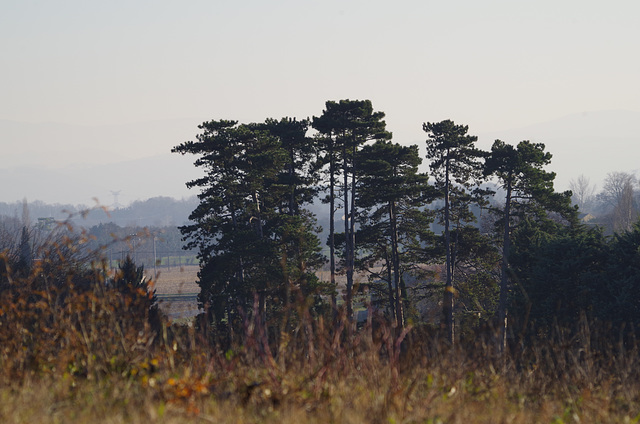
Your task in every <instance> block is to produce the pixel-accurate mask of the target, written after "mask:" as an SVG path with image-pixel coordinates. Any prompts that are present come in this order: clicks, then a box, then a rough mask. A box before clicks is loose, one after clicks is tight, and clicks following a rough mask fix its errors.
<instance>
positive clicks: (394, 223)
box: [357, 140, 433, 328]
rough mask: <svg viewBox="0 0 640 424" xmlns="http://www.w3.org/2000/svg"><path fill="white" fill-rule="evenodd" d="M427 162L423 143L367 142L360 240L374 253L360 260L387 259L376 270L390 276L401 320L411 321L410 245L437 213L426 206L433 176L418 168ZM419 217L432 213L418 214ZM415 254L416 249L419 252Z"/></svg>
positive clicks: (393, 309) (363, 156) (383, 276)
mask: <svg viewBox="0 0 640 424" xmlns="http://www.w3.org/2000/svg"><path fill="white" fill-rule="evenodd" d="M421 162H422V159H421V158H420V155H419V153H418V146H417V145H413V146H409V147H404V146H401V145H399V144H397V143H391V142H390V141H384V140H380V141H377V142H376V143H374V144H372V145H368V146H365V147H364V148H363V149H362V152H361V162H360V163H361V165H360V167H359V178H360V184H359V186H358V191H359V196H358V203H359V205H360V207H361V209H362V211H361V212H360V213H359V214H358V217H357V218H358V222H359V223H360V229H359V232H358V240H359V244H360V245H361V246H362V247H364V250H365V252H367V253H368V254H367V255H366V256H365V257H363V260H362V261H360V262H362V264H363V265H364V266H366V267H367V268H368V269H371V268H373V267H374V266H375V265H376V264H377V263H379V262H380V261H381V262H382V263H383V264H384V266H383V269H382V271H381V272H379V273H375V272H373V273H372V274H373V276H374V277H376V278H380V279H381V280H383V281H386V282H387V296H388V303H389V307H390V310H391V313H392V317H393V321H394V322H395V324H396V325H397V326H398V327H400V328H402V327H403V326H404V324H405V319H406V312H405V308H406V307H407V306H408V305H407V302H408V298H407V295H406V292H407V290H406V287H404V286H403V285H404V280H403V278H402V276H403V274H404V272H405V271H406V270H407V268H408V267H409V266H410V265H412V264H411V263H408V262H406V261H407V258H406V256H407V254H408V253H409V252H408V250H409V249H411V248H414V249H415V248H416V247H418V246H419V244H420V240H423V239H424V238H425V237H426V236H425V231H427V232H428V225H425V224H428V219H430V218H431V217H430V216H429V214H428V213H427V212H425V211H424V210H421V209H420V207H421V206H422V205H424V204H425V203H426V202H428V201H429V197H430V196H431V195H433V193H432V190H431V189H432V187H431V186H429V185H428V184H427V179H428V177H427V176H426V175H425V174H421V173H418V166H419V165H420V163H421ZM418 217H422V218H426V220H425V219H421V220H418V219H417V218H418ZM413 256H415V255H413Z"/></svg>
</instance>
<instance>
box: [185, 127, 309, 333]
mask: <svg viewBox="0 0 640 424" xmlns="http://www.w3.org/2000/svg"><path fill="white" fill-rule="evenodd" d="M292 122H294V121H292ZM272 124H274V122H269V121H267V123H266V124H264V125H263V124H241V125H238V123H237V122H235V121H209V122H205V123H203V124H202V125H200V126H199V128H200V129H201V130H202V133H201V134H199V135H197V141H195V142H194V141H189V142H185V143H182V144H180V145H179V146H176V147H175V148H174V149H173V151H174V152H177V153H181V154H187V153H189V154H196V155H199V158H198V159H197V160H196V162H195V165H196V166H199V167H202V168H204V169H205V171H206V175H205V176H204V177H202V178H199V179H196V180H194V181H190V182H188V183H187V186H188V187H199V188H200V189H201V192H200V194H199V195H198V197H199V199H200V204H199V205H198V206H197V207H196V209H195V210H194V211H193V213H192V214H191V216H190V219H191V220H192V221H193V224H191V225H187V226H184V227H182V228H181V231H182V232H183V234H184V236H185V240H186V241H187V245H186V248H198V250H199V254H198V256H199V259H200V263H201V269H200V272H199V285H200V287H201V292H200V303H201V305H202V306H204V307H205V308H206V309H207V310H208V311H209V314H210V319H211V321H212V322H213V323H214V324H216V328H218V329H220V330H223V331H226V334H227V336H228V337H229V338H232V337H233V334H234V328H237V327H238V326H239V325H240V321H239V311H240V309H242V310H245V311H249V310H251V309H252V305H253V299H254V296H257V297H258V300H259V302H258V304H259V306H258V308H259V310H258V313H259V317H257V319H259V320H261V321H263V322H264V321H265V320H266V318H267V314H268V312H269V311H270V312H273V313H276V311H282V308H283V305H282V304H283V302H282V299H283V297H286V299H289V294H290V283H291V278H294V279H295V281H296V283H297V284H301V282H303V281H307V280H312V279H313V276H312V269H313V266H315V265H316V264H317V263H318V261H319V259H318V254H317V253H318V247H317V246H318V245H317V239H315V240H314V238H313V237H312V236H311V235H310V232H311V229H312V225H313V219H312V217H310V216H309V214H306V213H303V212H302V210H301V209H300V207H299V205H300V203H301V202H302V200H300V198H297V197H296V196H295V193H302V192H303V191H301V190H300V189H299V188H298V187H296V186H295V181H294V180H291V181H289V183H287V184H283V183H282V178H283V174H288V175H289V176H292V177H295V176H296V173H295V163H292V162H291V161H290V158H291V155H290V152H288V151H287V150H286V149H284V148H283V143H282V140H281V139H284V138H286V137H284V136H282V134H277V135H274V133H276V131H274V133H272V131H271V130H272V129H273V128H272ZM295 125H297V124H292V126H295ZM302 129H303V130H304V125H303V126H302ZM294 159H296V158H295V154H294ZM292 169H294V171H293V173H292V172H291V170H292ZM292 192H293V193H294V198H293V202H292V201H291V196H290V194H291V193H292ZM283 199H287V200H286V201H284V202H283ZM283 258H284V259H283ZM294 264H295V265H296V266H298V271H299V273H295V272H292V267H293V266H294ZM307 267H308V268H307ZM285 292H286V294H285ZM286 302H288V300H287V301H285V302H284V303H286Z"/></svg>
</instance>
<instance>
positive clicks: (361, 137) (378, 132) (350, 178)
mask: <svg viewBox="0 0 640 424" xmlns="http://www.w3.org/2000/svg"><path fill="white" fill-rule="evenodd" d="M325 106H326V109H325V110H324V111H323V113H322V115H321V116H320V117H314V118H313V124H312V125H313V128H314V129H316V130H317V131H318V132H319V140H321V143H322V144H321V149H322V152H323V156H322V161H323V163H324V164H326V165H328V167H329V169H328V171H327V172H328V174H329V188H328V191H329V193H328V197H329V200H328V203H329V208H330V225H331V227H330V229H329V245H330V261H331V282H332V283H333V282H334V281H335V275H334V274H335V258H334V254H335V253H334V250H335V239H334V237H335V229H334V228H333V222H334V213H335V209H336V205H335V201H336V198H337V193H336V184H338V182H337V181H336V176H338V175H340V174H341V176H342V186H341V187H340V189H341V190H342V209H343V211H344V265H345V266H344V268H345V273H346V277H347V286H346V299H345V300H346V306H347V316H349V317H352V316H353V304H352V298H353V274H354V270H355V257H356V239H355V233H356V227H355V224H356V208H357V207H358V205H357V202H356V198H357V192H356V191H357V181H358V175H359V166H360V153H359V150H360V148H361V146H362V145H364V144H365V143H366V142H367V141H371V140H389V139H390V138H391V133H389V132H387V130H386V123H385V121H384V120H383V118H384V116H385V115H384V113H383V112H374V111H373V106H372V104H371V101H370V100H340V102H334V101H328V102H326V104H325ZM340 162H342V164H341V165H339V163H340Z"/></svg>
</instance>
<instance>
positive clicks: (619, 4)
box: [0, 0, 640, 153]
mask: <svg viewBox="0 0 640 424" xmlns="http://www.w3.org/2000/svg"><path fill="white" fill-rule="evenodd" d="M639 44H640V2H638V1H637V0H612V1H609V2H604V1H602V0H598V1H594V0H553V1H550V0H535V1H515V0H504V1H491V0H488V1H479V0H466V1H442V0H441V1H437V2H436V1H430V0H420V1H414V0H411V1H403V0H397V1H394V2H391V1H378V0H366V1H365V0H353V1H349V0H342V1H334V0H322V1H316V0H295V1H294V0H289V1H285V0H270V1H268V0H263V1H257V0H241V1H239V0H236V1H212V0H208V1H182V2H178V1H162V0H155V1H132V0H127V1H120V0H112V1H104V2H97V1H89V0H82V1H65V0H58V1H50V0H47V1H40V0H36V1H31V0H2V2H1V3H0V52H2V54H0V70H1V71H0V73H1V76H2V78H0V99H1V100H0V120H10V121H18V122H28V123H29V122H31V123H36V122H37V123H42V122H55V123H65V124H80V125H112V124H127V123H135V122H140V121H153V120H167V119H178V118H181V119H182V118H187V119H192V120H193V122H194V125H193V130H192V131H189V132H188V133H186V134H185V135H184V137H183V138H182V139H178V140H175V143H173V144H174V145H175V144H178V143H180V142H182V141H184V140H186V139H189V138H191V137H192V136H193V134H194V133H195V132H196V131H197V129H196V128H195V124H197V123H198V122H201V121H203V120H208V119H221V118H229V119H238V120H240V121H246V122H248V121H262V120H263V119H264V118H266V117H276V118H277V117H282V116H297V117H307V116H313V115H319V114H320V113H322V109H323V107H324V102H325V101H326V100H329V99H332V100H338V99H344V98H350V99H365V98H366V99H371V100H372V102H373V105H374V107H375V108H376V109H377V110H382V111H384V112H386V114H387V125H388V129H389V130H391V131H392V132H393V133H394V139H395V141H398V142H404V143H417V142H421V141H422V140H423V139H424V133H423V132H422V128H421V125H422V122H424V121H437V120H442V119H453V120H455V121H456V122H457V123H463V124H467V125H469V127H470V131H471V132H472V133H482V132H491V131H496V130H502V129H509V128H515V127H521V126H525V125H528V124H534V123H537V122H543V121H547V120H551V119H554V118H559V117H562V116H565V115H569V114H573V113H581V112H587V111H597V110H627V111H635V112H640V81H639V78H640V54H638V48H639V47H640V46H639ZM514 141H517V140H514ZM0 142H2V143H3V144H4V145H3V146H2V147H3V150H4V151H5V152H6V151H7V150H9V151H11V149H16V148H18V147H17V146H8V145H7V144H10V143H9V142H7V141H6V140H0ZM55 143H56V146H55V147H56V148H57V147H58V144H59V147H60V149H64V147H65V146H64V141H60V140H56V141H55ZM88 143H90V140H89V141H88ZM102 143H104V142H102ZM136 143H137V145H136V146H131V147H132V149H134V148H135V149H137V150H145V151H146V150H148V151H149V152H153V153H159V152H166V151H167V149H169V148H170V147H171V145H165V144H164V143H157V142H156V141H155V140H154V139H145V138H144V137H140V139H139V140H137V141H136ZM101 148H102V150H108V149H109V146H101ZM636 149H637V148H636ZM119 153H122V152H119ZM636 153H637V151H636Z"/></svg>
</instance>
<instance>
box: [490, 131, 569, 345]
mask: <svg viewBox="0 0 640 424" xmlns="http://www.w3.org/2000/svg"><path fill="white" fill-rule="evenodd" d="M544 148H545V146H544V144H542V143H531V142H529V141H522V142H520V143H519V144H518V146H517V147H514V146H511V145H509V144H506V143H504V142H503V141H501V140H496V141H495V142H494V143H493V146H492V147H491V154H490V155H489V156H488V157H487V159H486V162H485V169H484V174H485V175H486V176H490V175H492V176H495V177H496V178H497V179H498V182H499V184H500V186H501V187H502V188H503V189H504V191H505V200H504V207H503V209H502V210H501V211H499V214H500V221H499V222H501V223H502V270H501V278H500V300H499V304H498V325H499V328H500V341H499V343H500V348H501V349H504V348H505V346H506V340H507V339H506V337H507V300H508V293H509V274H510V266H509V255H510V253H511V234H512V231H513V226H514V220H518V221H519V222H523V221H524V220H525V219H533V220H537V221H543V222H544V221H547V222H548V221H549V215H548V212H549V211H555V212H558V213H560V214H561V215H562V216H563V217H564V218H565V219H567V220H568V223H573V224H575V223H576V222H577V212H576V209H575V208H572V207H571V192H570V191H569V192H564V193H556V192H555V191H554V188H553V180H554V179H555V173H553V172H547V171H545V170H544V169H543V167H544V166H545V165H548V164H549V163H550V162H551V153H548V152H545V151H544ZM548 223H549V222H548ZM550 224H552V223H550Z"/></svg>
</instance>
